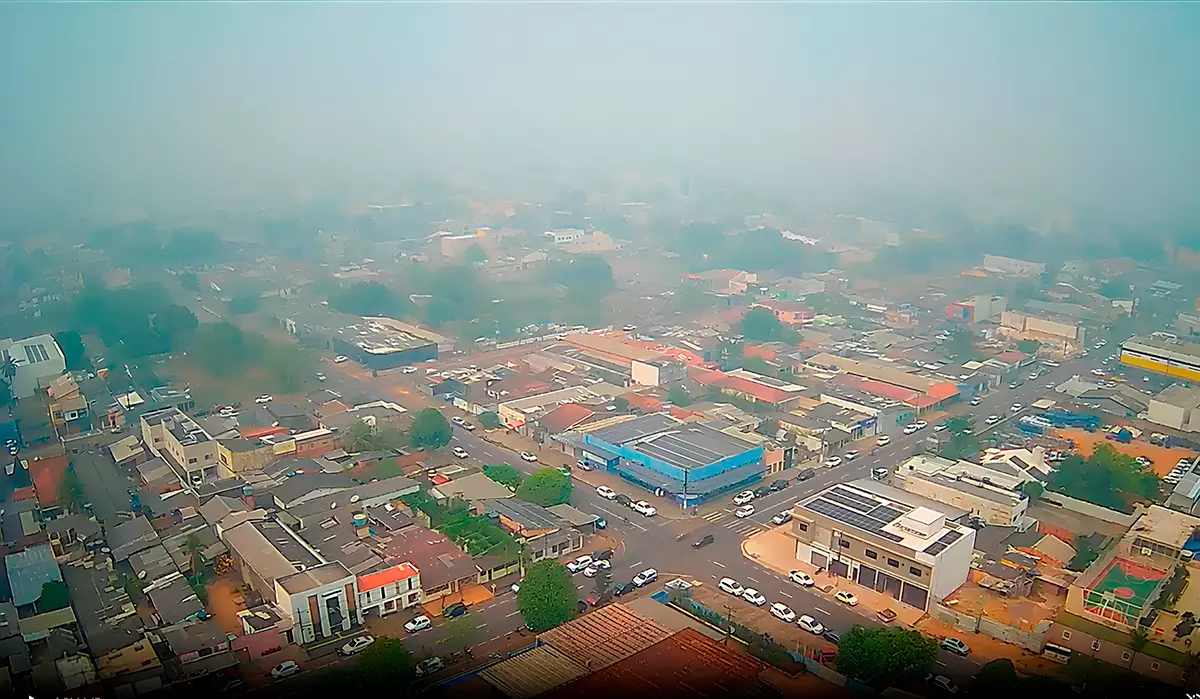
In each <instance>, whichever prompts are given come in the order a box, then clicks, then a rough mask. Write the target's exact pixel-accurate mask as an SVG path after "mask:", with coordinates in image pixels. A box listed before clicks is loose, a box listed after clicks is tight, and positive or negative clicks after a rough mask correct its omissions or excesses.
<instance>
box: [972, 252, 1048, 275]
mask: <svg viewBox="0 0 1200 699" xmlns="http://www.w3.org/2000/svg"><path fill="white" fill-rule="evenodd" d="M983 268H984V269H985V270H987V271H989V272H999V273H1000V274H1005V275H1008V276H1010V277H1036V276H1038V275H1040V274H1043V273H1045V271H1046V263H1045V262H1030V261H1029V260H1018V259H1016V258H1015V257H1003V256H1001V255H984V256H983Z"/></svg>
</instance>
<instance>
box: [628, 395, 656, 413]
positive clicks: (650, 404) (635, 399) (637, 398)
mask: <svg viewBox="0 0 1200 699" xmlns="http://www.w3.org/2000/svg"><path fill="white" fill-rule="evenodd" d="M622 397H623V398H624V399H625V400H627V401H629V405H630V406H632V407H634V408H640V409H641V410H642V412H649V411H652V410H658V409H659V408H661V407H662V406H663V402H662V401H661V400H659V399H657V398H655V397H653V396H644V395H642V394H640V393H626V394H625V395H624V396H622Z"/></svg>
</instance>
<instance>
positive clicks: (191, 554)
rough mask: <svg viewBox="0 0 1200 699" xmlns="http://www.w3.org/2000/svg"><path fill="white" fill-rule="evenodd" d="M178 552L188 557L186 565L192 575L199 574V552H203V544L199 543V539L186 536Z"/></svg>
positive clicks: (192, 535)
mask: <svg viewBox="0 0 1200 699" xmlns="http://www.w3.org/2000/svg"><path fill="white" fill-rule="evenodd" d="M180 550H181V551H183V553H184V555H185V556H187V557H188V565H190V566H191V569H192V574H193V575H195V574H198V573H199V572H200V552H201V551H203V550H204V544H203V543H201V541H200V537H198V536H196V535H195V534H188V535H187V536H186V537H185V538H184V540H183V545H182V546H180Z"/></svg>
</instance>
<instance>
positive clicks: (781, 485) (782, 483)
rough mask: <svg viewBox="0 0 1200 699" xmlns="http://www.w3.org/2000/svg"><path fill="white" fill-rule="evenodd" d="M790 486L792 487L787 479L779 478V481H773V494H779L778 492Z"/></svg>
mask: <svg viewBox="0 0 1200 699" xmlns="http://www.w3.org/2000/svg"><path fill="white" fill-rule="evenodd" d="M788 485H790V484H789V483H788V482H787V479H786V478H779V479H777V480H773V481H771V492H772V493H777V492H779V491H781V490H783V489H785V488H787V487H788Z"/></svg>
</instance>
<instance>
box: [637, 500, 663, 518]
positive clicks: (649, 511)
mask: <svg viewBox="0 0 1200 699" xmlns="http://www.w3.org/2000/svg"><path fill="white" fill-rule="evenodd" d="M633 511H634V512H637V513H639V514H643V515H645V516H647V517H653V516H654V515H656V514H658V510H657V509H656V508H655V507H654V505H651V504H650V503H648V502H646V501H645V500H638V501H637V502H635V503H633Z"/></svg>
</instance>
